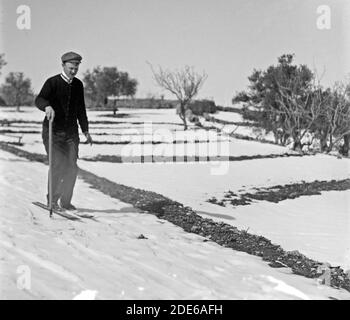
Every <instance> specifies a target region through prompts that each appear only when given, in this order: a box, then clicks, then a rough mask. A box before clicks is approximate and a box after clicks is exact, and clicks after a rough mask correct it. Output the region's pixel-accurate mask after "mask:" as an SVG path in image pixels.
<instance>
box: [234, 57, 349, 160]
mask: <svg viewBox="0 0 350 320" xmlns="http://www.w3.org/2000/svg"><path fill="white" fill-rule="evenodd" d="M293 59H294V55H293V54H284V55H282V56H281V57H279V58H278V64H277V65H271V66H269V67H268V68H267V69H266V70H253V72H252V74H251V75H250V76H249V77H248V80H249V86H248V88H247V90H244V91H241V92H237V93H236V94H235V95H234V97H233V99H232V102H233V103H234V104H235V103H242V105H243V118H244V119H246V120H252V121H255V122H256V123H257V124H258V125H259V126H260V127H261V128H263V129H264V130H265V132H266V133H270V132H272V134H273V136H274V139H275V142H276V143H278V144H280V145H283V146H285V145H287V144H290V143H291V144H292V148H293V149H294V150H299V151H300V150H302V149H303V147H305V146H306V145H309V146H310V145H314V146H316V147H317V148H319V150H320V151H322V152H330V151H332V150H333V149H334V148H335V147H339V151H340V153H342V154H343V155H348V153H349V140H350V85H349V84H347V85H346V84H343V83H340V82H337V83H336V84H335V85H334V86H333V87H331V88H324V87H322V86H321V85H320V83H319V79H317V75H316V73H315V72H312V71H311V70H310V69H309V68H308V67H307V66H306V65H296V64H294V63H293ZM341 141H342V145H341V146H339V143H340V142H341Z"/></svg>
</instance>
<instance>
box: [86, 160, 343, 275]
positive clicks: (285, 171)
mask: <svg viewBox="0 0 350 320" xmlns="http://www.w3.org/2000/svg"><path fill="white" fill-rule="evenodd" d="M79 166H80V167H81V168H83V169H86V170H89V171H91V172H93V173H95V174H97V175H99V176H102V177H105V178H107V179H109V180H112V181H115V182H117V183H121V184H124V185H129V186H134V187H137V188H141V189H145V190H151V191H155V192H158V193H160V194H163V195H164V196H167V197H169V198H171V199H173V200H176V201H179V202H181V203H183V204H185V205H188V206H191V207H192V208H193V209H195V210H197V212H198V213H199V214H201V215H202V216H204V217H209V218H213V219H215V220H217V221H224V222H226V223H231V224H233V225H235V226H238V227H240V228H242V229H247V228H249V231H250V232H252V233H255V234H261V235H263V236H266V237H267V238H269V239H270V240H272V241H273V242H275V243H277V244H281V245H282V244H283V247H284V248H285V249H286V250H299V251H300V252H302V253H304V254H306V255H308V256H310V257H312V258H314V259H316V260H318V259H319V260H320V261H328V262H331V263H333V264H335V265H341V266H342V267H343V268H345V269H350V203H349V197H348V196H349V191H343V192H339V191H337V192H323V193H322V195H321V196H308V197H301V198H298V199H294V200H285V201H282V202H280V203H278V204H274V203H267V202H261V201H260V202H256V203H253V204H252V205H249V206H246V207H237V208H232V207H221V206H218V205H215V204H211V203H208V202H207V200H208V199H209V198H211V197H213V196H215V197H217V198H218V199H221V198H222V197H223V195H224V193H225V192H227V191H229V190H230V191H233V192H236V193H237V192H238V193H239V191H240V190H241V192H253V191H254V188H262V187H271V186H275V185H284V184H289V183H297V182H301V181H305V182H312V181H315V180H332V179H337V180H341V179H346V178H349V176H350V160H349V159H337V158H334V157H331V156H325V155H318V156H309V157H290V158H275V159H259V160H249V161H235V162H220V163H167V164H162V163H155V164H152V163H145V164H114V163H104V164H103V165H102V164H101V163H98V162H88V161H83V160H80V161H79Z"/></svg>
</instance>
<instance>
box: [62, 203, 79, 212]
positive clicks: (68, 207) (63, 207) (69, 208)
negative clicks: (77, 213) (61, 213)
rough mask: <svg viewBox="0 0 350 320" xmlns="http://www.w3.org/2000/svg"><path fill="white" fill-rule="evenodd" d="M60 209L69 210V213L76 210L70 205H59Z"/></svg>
mask: <svg viewBox="0 0 350 320" xmlns="http://www.w3.org/2000/svg"><path fill="white" fill-rule="evenodd" d="M61 208H62V209H64V210H71V211H73V210H77V208H76V207H75V206H73V205H72V204H71V203H69V204H65V205H63V204H62V203H61Z"/></svg>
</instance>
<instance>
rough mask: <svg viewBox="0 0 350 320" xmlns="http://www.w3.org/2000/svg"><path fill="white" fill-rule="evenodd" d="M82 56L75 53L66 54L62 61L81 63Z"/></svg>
mask: <svg viewBox="0 0 350 320" xmlns="http://www.w3.org/2000/svg"><path fill="white" fill-rule="evenodd" d="M81 59H83V58H82V56H81V55H80V54H77V53H75V52H72V51H70V52H66V53H65V54H64V55H63V56H62V57H61V60H62V62H63V63H64V62H74V61H75V62H79V63H80V62H81Z"/></svg>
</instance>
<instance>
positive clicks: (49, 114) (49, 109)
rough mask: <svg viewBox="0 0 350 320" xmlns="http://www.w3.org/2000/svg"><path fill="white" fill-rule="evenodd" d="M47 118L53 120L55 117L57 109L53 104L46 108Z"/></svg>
mask: <svg viewBox="0 0 350 320" xmlns="http://www.w3.org/2000/svg"><path fill="white" fill-rule="evenodd" d="M45 113H46V118H47V120H51V121H53V119H54V118H55V110H54V109H53V108H52V107H51V106H47V107H46V108H45Z"/></svg>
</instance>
